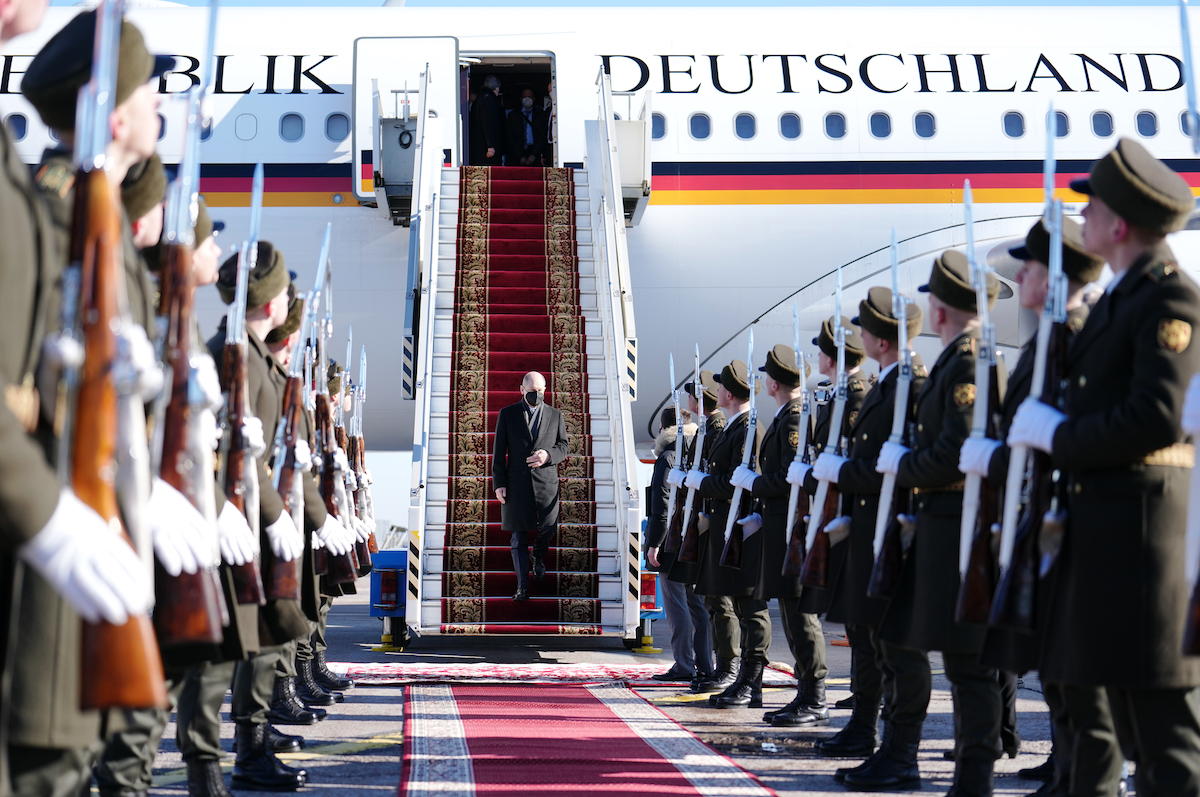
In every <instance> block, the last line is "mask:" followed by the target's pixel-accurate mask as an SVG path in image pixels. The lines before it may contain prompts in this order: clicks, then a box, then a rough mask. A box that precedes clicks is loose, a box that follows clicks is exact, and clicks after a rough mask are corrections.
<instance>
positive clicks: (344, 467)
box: [333, 448, 350, 473]
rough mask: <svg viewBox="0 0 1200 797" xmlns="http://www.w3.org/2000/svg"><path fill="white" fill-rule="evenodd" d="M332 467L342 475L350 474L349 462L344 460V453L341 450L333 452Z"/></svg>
mask: <svg viewBox="0 0 1200 797" xmlns="http://www.w3.org/2000/svg"><path fill="white" fill-rule="evenodd" d="M333 467H334V468H335V469H336V470H340V471H341V472H342V473H350V460H349V459H347V458H346V452H345V451H344V450H343V449H341V448H335V449H334V450H333Z"/></svg>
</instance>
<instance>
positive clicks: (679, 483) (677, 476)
mask: <svg viewBox="0 0 1200 797" xmlns="http://www.w3.org/2000/svg"><path fill="white" fill-rule="evenodd" d="M686 478H687V471H683V470H680V469H679V468H671V469H670V470H669V471H667V484H669V485H671V486H672V487H677V488H679V489H683V482H684V479H686Z"/></svg>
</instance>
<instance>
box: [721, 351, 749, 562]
mask: <svg viewBox="0 0 1200 797" xmlns="http://www.w3.org/2000/svg"><path fill="white" fill-rule="evenodd" d="M746 375H747V376H748V377H750V416H749V418H748V420H747V423H746V439H745V441H744V442H743V443H742V464H743V465H745V466H746V467H748V468H753V467H754V455H755V451H754V448H755V445H754V443H755V437H756V435H757V432H758V403H757V402H756V401H755V400H754V385H755V378H756V377H757V376H758V372H757V371H755V370H754V330H753V329H751V330H750V347H749V349H748V351H747V352H746ZM753 505H754V498H753V496H751V495H748V494H747V493H746V490H745V488H742V487H735V488H734V490H733V498H732V499H731V500H730V502H729V517H727V518H726V519H725V547H724V548H722V549H721V559H720V563H721V564H722V565H724V566H726V567H737V568H740V567H741V566H742V545H743V543H744V542H745V539H746V534H745V529H744V528H742V525H741V524H740V523H738V522H737V519H738V518H739V517H745V516H746V515H748V514H749V513H750V509H751V507H752V506H753Z"/></svg>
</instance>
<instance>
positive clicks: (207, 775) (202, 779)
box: [184, 758, 233, 797]
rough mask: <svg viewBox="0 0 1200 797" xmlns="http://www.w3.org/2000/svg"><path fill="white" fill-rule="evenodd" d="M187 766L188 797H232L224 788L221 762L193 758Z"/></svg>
mask: <svg viewBox="0 0 1200 797" xmlns="http://www.w3.org/2000/svg"><path fill="white" fill-rule="evenodd" d="M184 763H186V764H187V790H188V797H233V792H231V791H230V790H229V789H227V788H226V787H225V777H224V776H223V775H222V774H221V762H220V761H217V760H216V759H215V758H203V759H201V758H194V759H190V760H188V761H186V762H184Z"/></svg>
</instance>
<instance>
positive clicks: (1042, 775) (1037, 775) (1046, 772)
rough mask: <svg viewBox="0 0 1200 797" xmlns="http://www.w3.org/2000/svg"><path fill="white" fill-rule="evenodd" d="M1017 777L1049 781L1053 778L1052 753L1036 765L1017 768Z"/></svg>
mask: <svg viewBox="0 0 1200 797" xmlns="http://www.w3.org/2000/svg"><path fill="white" fill-rule="evenodd" d="M1017 777H1018V778H1024V779H1025V780H1042V781H1047V782H1049V781H1050V780H1053V778H1054V753H1051V754H1050V757H1049V758H1047V759H1046V760H1045V761H1043V762H1042V763H1040V764H1038V765H1037V766H1036V767H1026V768H1025V769H1020V770H1017Z"/></svg>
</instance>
